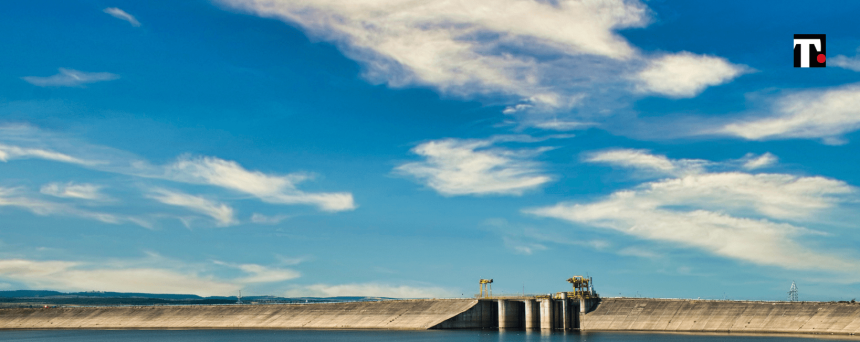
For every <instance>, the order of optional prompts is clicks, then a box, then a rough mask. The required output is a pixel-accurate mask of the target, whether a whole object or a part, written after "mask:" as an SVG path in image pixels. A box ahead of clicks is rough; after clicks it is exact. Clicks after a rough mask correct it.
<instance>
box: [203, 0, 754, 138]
mask: <svg viewBox="0 0 860 342" xmlns="http://www.w3.org/2000/svg"><path fill="white" fill-rule="evenodd" d="M219 2H220V3H223V4H225V5H227V6H229V7H232V8H238V9H241V10H244V11H248V12H251V13H254V14H256V15H259V16H261V17H267V18H277V19H281V20H283V21H286V22H289V23H292V24H296V25H298V26H299V27H301V28H302V29H303V30H304V31H305V32H307V33H308V34H309V35H310V36H312V37H314V38H316V39H320V40H326V41H331V42H334V43H335V44H337V46H338V47H339V48H340V49H341V51H343V52H344V54H345V55H347V56H348V57H350V58H352V59H354V60H357V61H359V62H360V63H361V64H362V65H363V66H364V68H365V77H366V78H368V79H369V80H370V81H372V82H378V83H387V84H388V85H390V86H392V87H403V86H410V85H421V86H429V87H432V88H435V89H437V90H439V91H440V92H443V93H446V94H454V95H457V96H462V97H469V98H474V97H478V98H489V99H492V102H495V103H498V102H499V101H498V100H499V98H501V99H502V101H503V102H505V103H506V104H509V106H508V107H507V108H506V109H505V113H506V114H514V113H522V114H523V115H527V114H533V116H535V117H538V119H535V118H532V119H529V120H527V121H529V122H531V126H535V127H542V126H541V125H539V124H540V122H541V120H540V119H539V118H545V114H546V113H571V112H572V113H573V114H571V115H572V116H574V117H578V118H583V117H586V118H587V117H589V116H598V117H603V116H606V115H608V114H606V112H612V111H613V110H615V109H618V108H623V107H624V106H625V105H624V103H625V102H629V100H628V98H629V97H630V96H629V95H631V94H656V95H659V96H669V97H691V96H695V95H696V94H698V93H701V92H702V91H703V90H704V89H705V88H706V87H708V86H715V85H719V84H723V83H726V82H728V81H730V80H731V79H733V78H735V77H737V76H739V75H740V74H742V70H743V69H744V67H743V66H738V65H733V64H731V63H729V62H728V61H726V60H725V59H723V58H719V57H714V56H702V55H694V54H691V53H688V52H682V53H678V54H675V55H671V54H669V55H665V56H657V57H651V56H648V55H645V54H642V53H640V52H639V51H638V50H637V49H636V47H634V46H631V45H630V43H629V42H628V41H627V40H626V39H624V37H622V36H621V35H619V34H617V33H616V31H617V30H620V29H625V28H632V27H644V26H646V25H647V24H648V23H650V21H651V17H650V15H649V13H650V12H649V9H648V8H647V6H645V5H644V4H642V3H641V2H639V1H636V0H607V1H574V0H559V1H520V0H500V1H495V2H492V3H490V2H486V1H480V0H464V1H435V2H421V1H409V0H365V1H357V2H348V3H344V2H342V1H334V0H310V1H286V0H284V1H281V0H219ZM637 87H638V90H637ZM573 108H576V110H575V111H571V109H573ZM568 121H580V120H568ZM547 127H549V128H550V129H557V128H559V126H558V125H556V126H547Z"/></svg>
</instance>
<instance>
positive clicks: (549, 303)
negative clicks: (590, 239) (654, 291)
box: [434, 276, 599, 330]
mask: <svg viewBox="0 0 860 342" xmlns="http://www.w3.org/2000/svg"><path fill="white" fill-rule="evenodd" d="M567 282H568V283H570V284H571V286H572V291H563V292H556V293H555V294H551V293H548V294H525V293H523V294H517V295H493V294H492V291H491V290H490V289H489V285H490V284H492V283H493V280H492V279H480V280H479V281H478V284H479V286H480V290H479V292H478V294H476V295H475V298H476V299H478V303H477V304H476V305H475V306H474V307H472V308H471V309H469V310H467V311H465V312H463V313H461V314H459V315H457V316H454V317H452V318H450V319H448V320H446V321H444V322H442V323H441V324H439V325H437V326H436V327H434V328H437V329H468V328H473V329H474V328H482V329H494V328H499V329H542V330H553V329H561V330H576V329H579V327H580V319H579V318H580V316H581V315H584V314H585V313H587V312H588V310H590V309H591V308H592V307H593V306H594V305H595V304H596V303H597V301H598V300H599V296H598V294H597V292H595V291H594V287H593V285H592V284H593V280H592V278H591V277H584V276H573V277H570V278H569V279H567Z"/></svg>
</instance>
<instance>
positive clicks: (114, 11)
mask: <svg viewBox="0 0 860 342" xmlns="http://www.w3.org/2000/svg"><path fill="white" fill-rule="evenodd" d="M104 12H105V13H107V14H110V15H111V16H113V17H114V18H117V19H120V20H125V21H127V22H129V24H131V26H134V27H140V22H139V21H137V19H136V18H135V17H134V16H133V15H131V14H128V13H126V12H125V11H123V10H121V9H119V8H116V7H108V8H105V9H104Z"/></svg>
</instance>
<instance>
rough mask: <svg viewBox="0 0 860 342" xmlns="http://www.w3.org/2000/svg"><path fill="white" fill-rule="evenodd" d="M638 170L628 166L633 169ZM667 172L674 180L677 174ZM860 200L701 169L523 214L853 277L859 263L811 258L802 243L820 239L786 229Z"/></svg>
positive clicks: (830, 189) (778, 177)
mask: <svg viewBox="0 0 860 342" xmlns="http://www.w3.org/2000/svg"><path fill="white" fill-rule="evenodd" d="M641 157H642V152H641V151H637V153H633V154H631V158H633V159H637V158H641ZM651 157H653V159H654V160H661V161H662V160H667V161H669V163H670V164H675V163H679V162H681V161H677V160H671V159H668V158H665V157H663V156H653V155H652V156H651ZM596 159H598V160H599V158H596ZM592 160H595V159H592ZM619 164H624V163H619ZM639 164H641V163H638V164H637V163H635V162H631V163H626V165H630V166H632V167H634V168H635V167H636V166H637V165H639ZM652 169H653V168H652ZM665 169H666V174H667V175H672V170H673V169H672V168H665ZM855 193H856V189H854V188H853V187H851V186H849V185H847V184H846V183H844V182H842V181H838V180H833V179H828V178H824V177H799V176H793V175H786V174H748V173H743V172H737V171H734V172H707V171H704V170H703V171H701V172H698V173H688V174H683V175H679V176H677V178H667V179H663V180H659V181H652V182H646V183H643V184H641V185H639V186H638V187H636V188H634V189H630V190H621V191H617V192H615V193H613V194H611V195H610V196H608V197H607V198H605V199H602V200H598V201H594V202H591V203H558V204H556V205H554V206H548V207H542V208H535V209H529V210H526V212H527V213H530V214H534V215H538V216H545V217H552V218H557V219H561V220H565V221H569V222H571V223H575V224H577V225H584V226H592V227H599V228H606V229H611V230H615V231H618V232H622V233H624V234H628V235H631V236H635V237H638V238H642V239H647V240H653V241H662V242H668V243H673V244H677V245H680V246H686V247H692V248H697V249H700V250H704V251H706V252H708V253H711V254H714V255H718V256H722V257H727V258H731V259H735V260H741V261H746V262H751V263H754V264H759V265H769V266H778V267H782V268H787V269H826V270H829V271H831V272H837V273H845V272H849V273H850V272H853V271H846V270H856V269H857V267H858V266H860V263H858V261H857V260H854V259H853V258H848V257H840V256H836V255H830V254H827V253H823V252H818V251H814V250H812V249H810V248H809V247H806V246H804V245H803V244H802V243H801V242H800V241H802V240H801V239H802V237H803V236H809V235H821V234H822V233H820V232H816V231H813V230H810V229H808V228H804V227H802V226H800V225H797V224H791V223H783V222H784V221H793V222H809V221H814V220H815V217H816V215H820V214H821V213H823V212H826V211H827V210H830V209H833V208H835V207H836V206H838V205H840V204H842V203H846V201H847V200H848V199H850V198H851V197H850V196H853V195H854V194H855ZM780 221H783V222H780Z"/></svg>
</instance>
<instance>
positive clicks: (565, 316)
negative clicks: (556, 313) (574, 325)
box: [561, 292, 570, 330]
mask: <svg viewBox="0 0 860 342" xmlns="http://www.w3.org/2000/svg"><path fill="white" fill-rule="evenodd" d="M561 328H562V329H564V330H570V308H569V307H568V305H567V293H566V292H562V293H561Z"/></svg>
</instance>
